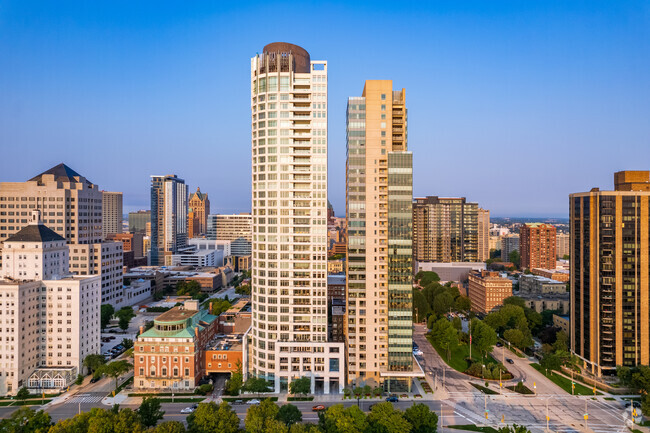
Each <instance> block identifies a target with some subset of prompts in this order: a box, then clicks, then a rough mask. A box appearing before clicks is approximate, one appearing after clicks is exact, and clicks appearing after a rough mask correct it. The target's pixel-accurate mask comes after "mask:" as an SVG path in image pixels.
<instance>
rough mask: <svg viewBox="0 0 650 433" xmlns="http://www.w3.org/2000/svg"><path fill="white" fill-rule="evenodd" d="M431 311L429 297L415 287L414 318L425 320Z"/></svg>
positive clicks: (415, 319)
mask: <svg viewBox="0 0 650 433" xmlns="http://www.w3.org/2000/svg"><path fill="white" fill-rule="evenodd" d="M430 311H431V308H430V307H429V303H428V302H427V299H426V298H425V297H424V295H423V294H422V292H421V291H420V290H419V289H417V288H415V287H414V288H413V320H414V321H416V322H418V321H421V320H424V318H425V317H427V314H428V313H429V312H430Z"/></svg>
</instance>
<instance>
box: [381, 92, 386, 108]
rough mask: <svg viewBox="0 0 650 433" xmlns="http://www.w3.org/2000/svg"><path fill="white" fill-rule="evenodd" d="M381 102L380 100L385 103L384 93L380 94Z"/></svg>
mask: <svg viewBox="0 0 650 433" xmlns="http://www.w3.org/2000/svg"><path fill="white" fill-rule="evenodd" d="M381 100H382V101H385V100H386V94H385V93H382V94H381ZM382 107H383V105H382ZM382 110H383V108H382Z"/></svg>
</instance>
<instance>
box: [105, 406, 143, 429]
mask: <svg viewBox="0 0 650 433" xmlns="http://www.w3.org/2000/svg"><path fill="white" fill-rule="evenodd" d="M108 412H110V413H111V415H112V418H113V421H112V423H113V424H112V426H113V433H144V431H145V427H144V426H143V425H142V422H141V421H140V417H139V416H138V414H137V413H136V412H135V411H133V410H131V409H128V408H127V409H121V410H119V411H118V413H117V414H115V413H113V411H108ZM102 427H105V426H102ZM98 431H104V430H98Z"/></svg>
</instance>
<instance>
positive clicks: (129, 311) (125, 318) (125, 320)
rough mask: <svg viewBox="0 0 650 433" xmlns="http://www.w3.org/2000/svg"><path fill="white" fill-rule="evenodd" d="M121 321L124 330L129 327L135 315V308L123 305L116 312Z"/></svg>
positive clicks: (120, 325) (120, 324) (121, 327)
mask: <svg viewBox="0 0 650 433" xmlns="http://www.w3.org/2000/svg"><path fill="white" fill-rule="evenodd" d="M115 317H117V319H118V321H119V327H120V329H122V330H126V329H127V328H128V327H129V322H130V321H131V319H133V318H134V317H135V313H134V312H133V308H131V307H122V308H121V309H120V310H119V311H118V312H117V313H115Z"/></svg>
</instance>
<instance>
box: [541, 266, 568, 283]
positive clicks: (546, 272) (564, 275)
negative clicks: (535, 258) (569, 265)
mask: <svg viewBox="0 0 650 433" xmlns="http://www.w3.org/2000/svg"><path fill="white" fill-rule="evenodd" d="M532 272H533V274H534V275H539V276H542V277H546V278H550V279H551V280H555V281H561V282H563V283H568V282H569V277H570V273H569V271H568V270H566V269H541V268H534V269H533V270H532Z"/></svg>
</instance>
